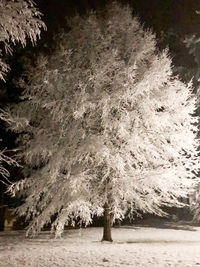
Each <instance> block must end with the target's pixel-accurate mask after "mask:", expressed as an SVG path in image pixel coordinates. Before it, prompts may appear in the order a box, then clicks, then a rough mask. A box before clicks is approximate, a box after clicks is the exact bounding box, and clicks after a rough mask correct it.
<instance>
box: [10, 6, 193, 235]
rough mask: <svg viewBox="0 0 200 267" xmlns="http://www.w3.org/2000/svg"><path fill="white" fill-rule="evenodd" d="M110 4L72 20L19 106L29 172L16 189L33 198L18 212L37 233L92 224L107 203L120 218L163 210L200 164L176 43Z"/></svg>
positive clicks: (33, 73)
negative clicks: (162, 44)
mask: <svg viewBox="0 0 200 267" xmlns="http://www.w3.org/2000/svg"><path fill="white" fill-rule="evenodd" d="M107 10H109V11H108V12H107V13H106V14H104V15H103V16H102V14H100V15H99V14H98V15H96V14H95V13H91V14H90V15H89V16H88V17H84V18H83V17H79V16H76V17H74V18H73V19H72V20H71V21H70V25H71V30H70V32H69V33H62V34H60V35H59V36H57V40H58V42H57V48H56V49H55V52H54V54H53V55H51V56H49V57H45V56H41V57H40V58H39V59H38V60H37V64H36V67H35V66H34V67H30V68H29V72H28V73H29V74H28V77H27V79H28V80H29V83H28V84H27V85H26V86H25V90H24V95H23V101H22V102H21V103H20V104H19V105H18V106H16V107H13V109H12V110H11V113H12V117H11V118H10V119H11V120H13V129H15V131H18V132H19V133H22V134H21V139H20V142H21V141H22V142H23V147H22V149H23V152H22V155H21V156H22V157H23V159H24V161H25V163H26V168H25V170H26V173H27V174H26V175H27V177H26V178H25V179H24V180H23V181H22V182H21V181H20V182H19V183H16V184H14V185H13V186H12V187H11V188H10V191H11V192H13V193H14V194H15V193H17V194H19V195H21V196H24V198H25V202H24V204H23V205H22V206H21V207H20V208H19V209H18V212H19V214H20V215H25V216H26V218H27V219H28V220H29V219H32V221H31V223H30V225H29V230H28V233H30V234H34V233H36V232H37V231H39V230H40V229H41V228H42V227H43V226H44V225H45V224H47V223H50V222H52V229H54V228H55V229H56V230H57V234H60V233H61V232H62V230H63V228H64V225H67V224H69V223H74V222H75V221H77V220H81V221H83V222H84V223H86V224H88V223H90V222H91V220H92V217H93V216H94V215H97V216H100V215H102V213H103V207H104V204H105V203H108V204H109V207H110V212H111V214H112V216H113V220H116V219H122V218H124V216H125V214H127V213H129V214H133V213H138V212H139V211H142V212H150V213H154V214H158V215H163V214H164V212H163V211H162V209H161V207H162V206H164V205H167V206H173V205H181V203H180V202H179V201H178V198H179V197H181V196H186V195H187V193H188V192H189V190H190V187H191V184H192V181H193V180H192V178H193V177H194V174H193V172H194V171H196V169H197V168H198V162H197V159H196V141H195V131H196V127H195V126H194V123H195V122H196V119H195V117H192V116H191V114H192V113H193V111H194V109H195V98H194V97H193V96H192V93H191V91H192V88H191V86H190V85H185V84H184V83H182V82H181V81H179V79H178V78H177V77H173V76H172V71H171V60H170V58H169V56H168V53H167V51H163V52H159V51H157V50H156V41H155V36H154V34H152V32H151V31H146V30H144V29H143V28H142V26H141V25H140V23H139V21H138V19H137V18H132V16H131V10H130V9H129V8H128V7H126V8H124V7H123V8H122V7H121V6H118V5H117V4H113V5H111V6H109V8H108V9H107ZM19 121H20V123H18V122H19ZM23 121H24V124H23ZM24 133H26V135H24ZM27 166H28V167H27ZM54 215H56V216H54ZM53 218H54V221H53Z"/></svg>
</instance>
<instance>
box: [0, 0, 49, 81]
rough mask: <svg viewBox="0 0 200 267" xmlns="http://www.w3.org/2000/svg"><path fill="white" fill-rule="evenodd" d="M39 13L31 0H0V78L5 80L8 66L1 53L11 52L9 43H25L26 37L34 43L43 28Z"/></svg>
mask: <svg viewBox="0 0 200 267" xmlns="http://www.w3.org/2000/svg"><path fill="white" fill-rule="evenodd" d="M40 18H41V13H40V12H39V11H38V9H37V8H36V7H35V5H34V3H33V1H31V0H10V1H9V0H0V44H1V49H0V79H2V80H4V81H5V78H4V77H5V74H6V72H7V71H8V70H9V66H8V65H7V64H6V63H5V62H4V61H3V59H2V55H4V54H5V53H10V54H12V47H11V44H16V43H21V44H22V45H23V46H25V45H26V42H27V39H30V40H31V42H32V44H35V43H36V41H37V38H38V37H40V32H41V29H45V24H44V22H43V21H42V20H41V19H40Z"/></svg>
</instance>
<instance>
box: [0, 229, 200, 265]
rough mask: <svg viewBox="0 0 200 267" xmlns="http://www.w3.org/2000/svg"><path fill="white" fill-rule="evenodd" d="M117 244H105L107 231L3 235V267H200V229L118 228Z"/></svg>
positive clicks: (0, 261)
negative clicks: (30, 235) (103, 236)
mask: <svg viewBox="0 0 200 267" xmlns="http://www.w3.org/2000/svg"><path fill="white" fill-rule="evenodd" d="M112 236H113V239H114V242H113V243H101V242H100V240H101V237H102V228H87V229H81V230H68V231H66V232H65V233H64V235H63V237H62V238H61V239H56V240H55V239H54V238H53V237H51V236H50V235H49V232H42V233H41V234H40V235H39V236H38V237H36V238H34V239H27V238H25V233H24V232H23V231H12V232H1V233H0V266H1V267H21V266H34V267H36V266H37V267H40V266H41V267H46V266H53V267H54V266H62V267H65V266H70V267H76V266H91V267H96V266H107V267H110V266H113V267H117V266H133V267H137V266H142V267H146V266H147V267H152V266H156V267H158V266H181V267H192V266H200V227H191V226H180V225H179V226H177V227H176V228H174V227H171V228H170V227H169V228H152V227H141V226H132V227H130V226H127V227H125V226H124V227H122V228H113V231H112Z"/></svg>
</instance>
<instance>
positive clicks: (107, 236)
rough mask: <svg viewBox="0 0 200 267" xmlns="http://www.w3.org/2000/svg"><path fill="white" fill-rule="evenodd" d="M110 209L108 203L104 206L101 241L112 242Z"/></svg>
mask: <svg viewBox="0 0 200 267" xmlns="http://www.w3.org/2000/svg"><path fill="white" fill-rule="evenodd" d="M109 211H110V208H109V206H108V203H105V205H104V228H103V238H102V241H110V242H112V237H111V223H112V222H111V215H110V212H109Z"/></svg>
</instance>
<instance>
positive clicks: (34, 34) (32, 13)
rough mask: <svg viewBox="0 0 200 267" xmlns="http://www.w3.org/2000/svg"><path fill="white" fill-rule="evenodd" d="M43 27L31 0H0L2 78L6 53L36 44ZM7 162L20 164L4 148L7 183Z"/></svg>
mask: <svg viewBox="0 0 200 267" xmlns="http://www.w3.org/2000/svg"><path fill="white" fill-rule="evenodd" d="M42 29H45V24H44V23H43V22H42V20H41V13H40V12H39V11H38V9H37V8H36V7H35V4H34V3H33V2H32V1H31V0H0V80H3V81H4V82H5V81H6V80H5V76H6V73H7V72H8V71H9V69H10V68H9V65H8V64H7V63H6V61H5V55H6V54H12V48H13V45H15V44H16V43H20V44H22V45H23V47H24V46H25V45H26V42H27V39H30V40H31V42H32V44H35V43H36V41H37V39H38V38H39V37H40V33H41V30H42ZM0 89H1V88H0ZM5 115H6V113H4V112H3V111H2V110H0V120H4V121H6V122H9V119H8V117H7V116H5ZM0 141H2V140H0ZM5 164H6V165H7V166H8V165H18V164H17V162H16V161H15V160H14V159H12V158H10V157H8V156H7V155H6V154H5V149H4V150H0V182H3V183H6V184H7V183H9V181H8V177H9V171H8V170H7V169H6V168H5ZM1 186H2V184H0V187H1ZM0 189H1V188H0ZM0 191H2V189H1V190H0ZM0 217H1V218H0V224H2V225H3V224H4V222H2V220H4V219H3V218H4V216H0Z"/></svg>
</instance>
